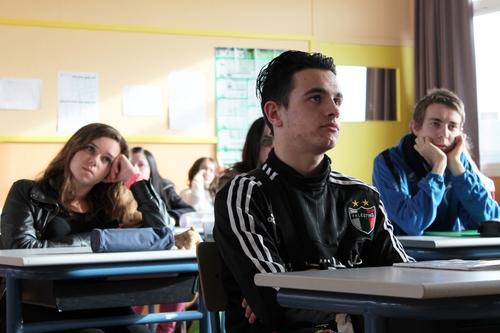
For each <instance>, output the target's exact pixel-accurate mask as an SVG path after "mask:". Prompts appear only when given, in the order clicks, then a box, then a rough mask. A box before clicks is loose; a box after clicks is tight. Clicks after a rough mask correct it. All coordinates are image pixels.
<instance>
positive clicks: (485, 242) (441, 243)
mask: <svg viewBox="0 0 500 333" xmlns="http://www.w3.org/2000/svg"><path fill="white" fill-rule="evenodd" d="M397 238H398V240H399V241H400V242H401V244H402V245H403V246H404V247H412V248H427V249H437V248H463V247H476V246H500V237H488V238H485V237H446V236H397Z"/></svg>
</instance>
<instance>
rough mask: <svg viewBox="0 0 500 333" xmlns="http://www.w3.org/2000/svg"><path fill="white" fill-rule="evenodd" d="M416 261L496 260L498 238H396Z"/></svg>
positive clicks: (499, 254) (497, 255) (499, 244)
mask: <svg viewBox="0 0 500 333" xmlns="http://www.w3.org/2000/svg"><path fill="white" fill-rule="evenodd" d="M398 239H399V241H400V242H401V244H402V245H403V247H404V248H405V250H406V252H407V253H408V254H409V255H410V256H412V257H414V258H415V259H417V260H435V259H498V258H500V237H444V236H398Z"/></svg>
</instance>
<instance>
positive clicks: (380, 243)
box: [363, 195, 415, 267]
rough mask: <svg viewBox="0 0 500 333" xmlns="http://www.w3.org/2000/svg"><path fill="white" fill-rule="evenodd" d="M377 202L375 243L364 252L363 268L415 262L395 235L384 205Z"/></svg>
mask: <svg viewBox="0 0 500 333" xmlns="http://www.w3.org/2000/svg"><path fill="white" fill-rule="evenodd" d="M377 197H378V195H377ZM377 199H378V198H377ZM377 201H378V204H377V206H376V214H377V215H376V220H375V228H374V236H373V242H371V246H370V247H369V248H366V249H364V251H363V257H366V258H367V260H366V262H364V263H363V266H365V267H366V266H368V267H371V266H391V265H392V264H393V263H395V262H409V261H415V260H414V259H413V258H412V257H410V256H408V255H407V254H406V252H405V250H404V248H403V246H402V245H401V243H400V242H399V240H398V239H397V238H396V236H395V235H394V228H393V226H392V224H391V222H390V221H389V219H388V217H387V214H386V211H385V208H384V204H383V203H382V201H380V200H377Z"/></svg>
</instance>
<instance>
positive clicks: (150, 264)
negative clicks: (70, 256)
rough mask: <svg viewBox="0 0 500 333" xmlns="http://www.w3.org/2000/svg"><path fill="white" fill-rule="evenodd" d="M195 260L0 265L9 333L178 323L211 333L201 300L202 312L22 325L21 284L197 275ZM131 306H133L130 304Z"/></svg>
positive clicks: (208, 319) (206, 312) (203, 332)
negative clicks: (192, 322)
mask: <svg viewBox="0 0 500 333" xmlns="http://www.w3.org/2000/svg"><path fill="white" fill-rule="evenodd" d="M197 271H198V265H197V263H196V258H193V259H179V260H176V259H166V260H155V261H146V262H144V261H142V262H141V261H136V262H124V263H123V262H122V263H104V264H103V263H100V264H71V265H67V266H61V265H57V266H27V267H16V266H9V265H0V275H2V276H4V277H5V279H6V297H7V333H20V332H26V333H30V332H45V331H49V330H50V331H64V330H68V329H70V328H71V329H78V328H84V327H106V326H116V325H129V324H148V323H157V322H170V321H179V320H181V321H182V320H199V321H200V332H201V333H210V332H211V327H210V317H209V315H208V311H207V310H206V308H205V306H204V305H203V304H202V301H201V300H200V304H199V309H200V310H199V311H183V312H165V313H154V314H147V315H128V316H117V317H102V318H95V319H93V320H89V319H84V320H65V321H50V322H49V321H47V322H37V323H28V324H23V323H22V313H21V312H22V311H21V291H20V280H23V279H34V280H59V279H85V278H96V277H112V276H124V275H126V276H133V275H135V276H141V275H149V274H160V273H185V272H197ZM131 305H132V304H131Z"/></svg>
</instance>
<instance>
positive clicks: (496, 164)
mask: <svg viewBox="0 0 500 333" xmlns="http://www.w3.org/2000/svg"><path fill="white" fill-rule="evenodd" d="M499 36H500V1H499V0H496V1H491V0H490V1H487V0H478V1H475V2H474V41H475V52H476V54H475V55H476V75H477V98H478V122H479V151H480V155H481V170H482V171H483V172H484V173H485V174H486V175H488V176H494V177H495V176H496V177H498V176H500V149H499V148H498V142H500V100H499V97H498V96H499V93H500V91H499V90H500V88H499V85H498V82H499V80H500V38H499Z"/></svg>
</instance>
